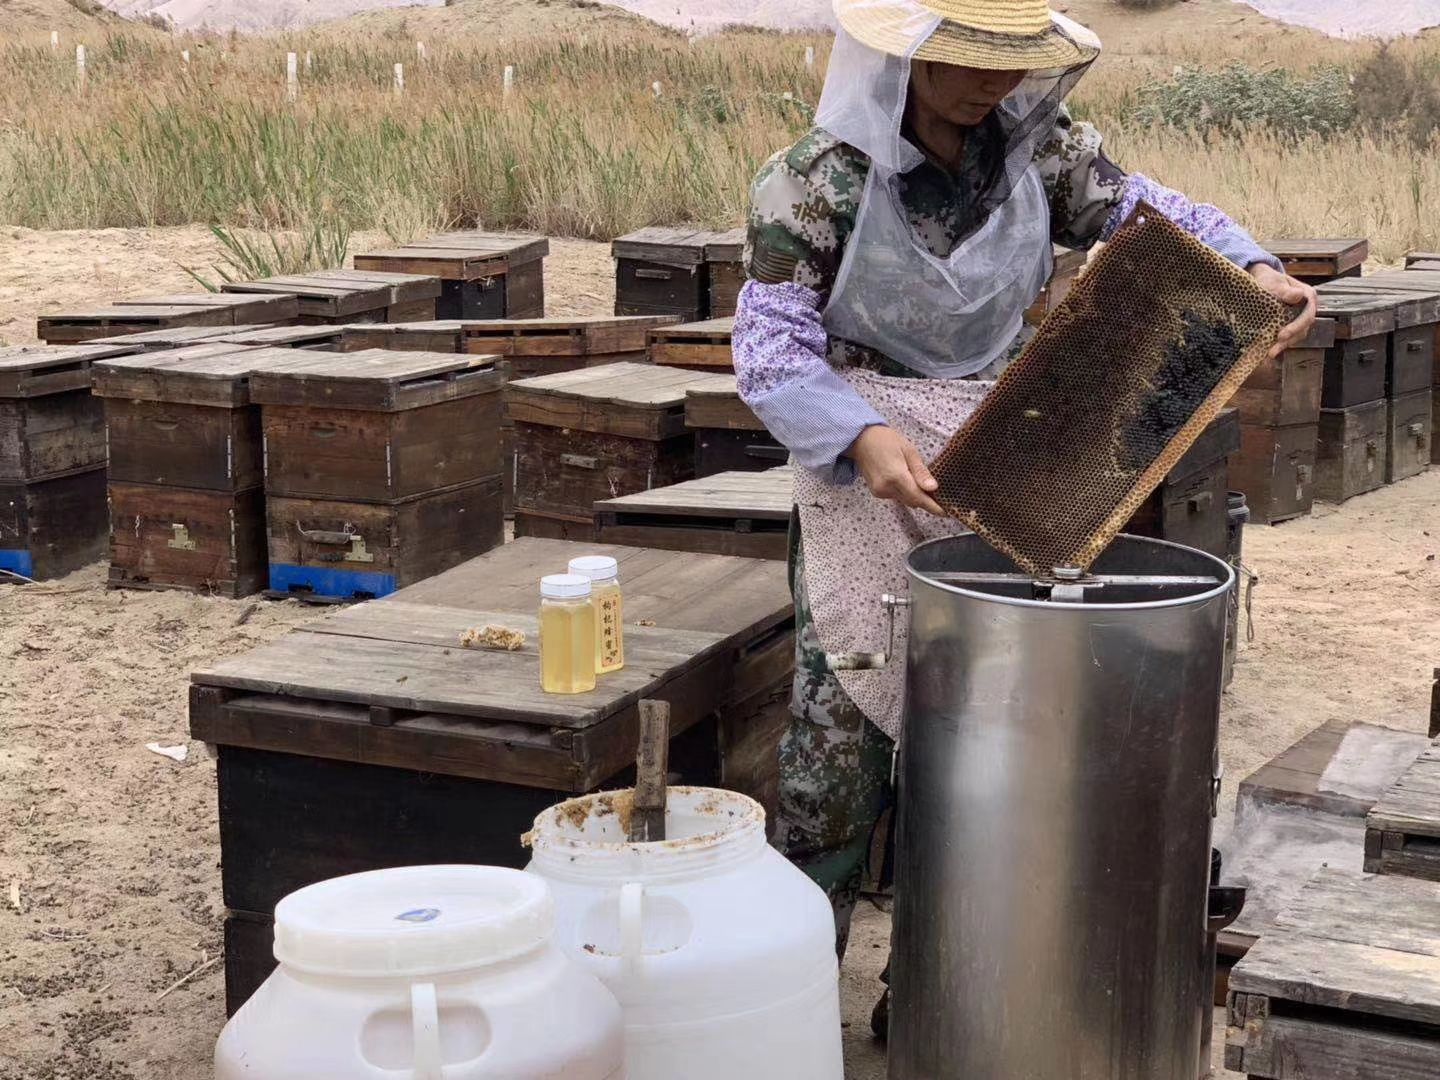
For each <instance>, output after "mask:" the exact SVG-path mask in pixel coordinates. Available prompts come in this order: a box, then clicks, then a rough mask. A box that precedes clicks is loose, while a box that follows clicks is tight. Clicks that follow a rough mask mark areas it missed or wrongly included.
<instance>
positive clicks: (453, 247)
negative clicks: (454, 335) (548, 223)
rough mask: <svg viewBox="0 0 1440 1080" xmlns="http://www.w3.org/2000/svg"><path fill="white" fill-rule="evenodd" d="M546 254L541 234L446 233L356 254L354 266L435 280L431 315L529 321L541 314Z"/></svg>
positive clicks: (543, 311) (548, 249) (543, 309)
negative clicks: (438, 284)
mask: <svg viewBox="0 0 1440 1080" xmlns="http://www.w3.org/2000/svg"><path fill="white" fill-rule="evenodd" d="M548 254H550V241H549V240H547V239H545V238H544V237H543V236H529V235H524V234H518V233H516V234H510V233H487V232H479V231H471V232H450V233H442V234H440V235H439V236H432V237H430V238H429V239H427V240H420V241H417V242H416V243H413V244H408V245H406V246H405V247H400V248H392V249H390V250H388V251H372V252H370V253H369V254H366V255H357V256H355V268H356V269H357V270H375V271H380V272H382V273H391V274H420V275H423V276H427V277H437V278H439V279H440V281H441V292H440V298H439V300H438V301H437V302H436V305H435V311H434V313H433V314H432V315H430V316H429V317H430V318H436V319H530V318H539V317H540V316H542V315H544V314H545V256H547V255H548ZM397 321H398V320H397Z"/></svg>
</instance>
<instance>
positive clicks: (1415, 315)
mask: <svg viewBox="0 0 1440 1080" xmlns="http://www.w3.org/2000/svg"><path fill="white" fill-rule="evenodd" d="M1414 275H1415V272H1414V271H1401V272H1399V273H1397V274H1395V275H1394V276H1395V277H1396V278H1403V277H1406V276H1412V277H1413V276H1414ZM1321 288H1322V289H1324V290H1325V291H1324V293H1323V296H1324V297H1326V298H1328V297H1338V296H1356V297H1372V298H1374V299H1375V300H1376V301H1378V302H1382V303H1384V302H1388V303H1391V304H1393V306H1394V309H1395V329H1397V330H1404V329H1407V328H1409V327H1412V326H1423V325H1426V324H1428V323H1434V322H1440V288H1436V287H1435V286H1434V285H1432V284H1431V283H1429V282H1422V281H1411V282H1394V281H1391V280H1390V279H1389V277H1388V275H1382V276H1381V277H1375V278H1340V279H1338V280H1336V281H1331V282H1326V284H1324V285H1322V286H1321ZM1327 303H1328V300H1324V299H1322V301H1321V310H1322V311H1323V312H1324V313H1325V314H1326V315H1329V310H1328V309H1327V307H1326V305H1327ZM1351 336H1352V337H1359V336H1362V335H1359V334H1353V333H1352V334H1351Z"/></svg>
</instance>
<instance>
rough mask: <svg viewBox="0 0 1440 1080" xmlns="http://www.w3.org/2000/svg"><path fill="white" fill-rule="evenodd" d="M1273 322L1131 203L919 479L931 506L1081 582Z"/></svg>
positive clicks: (1211, 259)
mask: <svg viewBox="0 0 1440 1080" xmlns="http://www.w3.org/2000/svg"><path fill="white" fill-rule="evenodd" d="M1287 318H1288V316H1287V314H1286V308H1285V306H1284V305H1283V304H1281V303H1280V302H1279V301H1278V300H1276V299H1275V298H1274V297H1272V296H1270V295H1269V294H1268V293H1266V292H1265V291H1264V290H1263V289H1261V288H1260V286H1259V285H1258V284H1256V282H1255V281H1254V279H1253V278H1252V277H1251V276H1250V275H1249V274H1248V273H1247V272H1246V271H1244V270H1242V269H1240V268H1239V267H1237V266H1235V265H1234V264H1233V263H1231V262H1229V261H1228V260H1227V259H1225V258H1224V257H1222V256H1221V255H1219V254H1217V253H1216V252H1215V251H1213V250H1211V249H1210V248H1209V247H1207V246H1206V245H1205V244H1203V243H1202V242H1201V241H1199V240H1197V239H1195V238H1194V237H1193V236H1191V235H1189V234H1188V233H1186V232H1185V231H1184V230H1183V229H1181V228H1180V227H1179V226H1178V225H1176V224H1174V223H1173V222H1172V221H1170V220H1169V219H1168V218H1166V217H1165V215H1164V214H1162V213H1160V212H1159V211H1157V210H1155V209H1154V207H1152V206H1150V205H1148V204H1146V203H1143V202H1142V203H1140V204H1139V205H1138V206H1137V207H1136V208H1135V211H1134V212H1133V213H1132V214H1131V215H1130V217H1129V218H1128V219H1127V220H1126V222H1125V224H1123V225H1122V226H1121V227H1120V229H1119V230H1117V232H1116V234H1115V236H1114V237H1113V238H1112V239H1111V240H1110V242H1109V243H1108V244H1107V245H1106V246H1105V248H1104V250H1103V251H1101V252H1100V253H1099V254H1098V255H1097V256H1096V257H1095V259H1094V260H1093V261H1092V262H1091V263H1090V265H1089V267H1088V268H1087V270H1086V271H1085V273H1084V274H1082V275H1081V277H1080V280H1079V281H1078V282H1077V283H1076V284H1075V286H1074V288H1073V289H1072V290H1071V291H1070V293H1069V295H1068V296H1066V298H1065V299H1064V301H1062V302H1061V303H1060V305H1059V306H1058V307H1057V308H1056V309H1055V310H1054V311H1053V312H1051V314H1050V315H1049V317H1048V318H1047V319H1046V320H1045V322H1044V323H1043V324H1042V325H1041V327H1040V329H1039V330H1038V331H1037V333H1036V335H1035V337H1034V338H1033V339H1031V341H1030V343H1029V344H1028V345H1027V346H1026V348H1025V350H1024V351H1023V352H1022V353H1021V355H1020V357H1019V358H1018V359H1017V360H1016V361H1015V362H1014V363H1013V364H1011V365H1010V367H1009V368H1008V369H1006V371H1005V372H1004V374H1002V375H1001V377H1000V379H999V381H998V382H997V384H996V386H995V388H994V390H992V391H991V392H990V393H989V394H988V395H987V396H986V398H985V400H984V401H983V402H982V403H981V405H980V407H979V408H978V409H977V410H976V412H975V414H974V415H973V416H972V417H971V418H970V420H969V421H968V422H967V423H966V424H965V425H964V426H963V427H962V428H961V429H960V431H958V432H957V433H956V434H955V436H954V437H953V438H952V439H951V440H950V443H949V444H948V445H947V446H946V447H945V449H944V450H943V451H941V453H940V454H939V455H938V456H937V457H936V458H935V460H934V461H933V462H932V463H931V464H930V471H931V473H932V474H933V475H934V476H935V478H936V480H938V481H939V483H940V488H939V490H938V491H937V492H936V493H935V494H934V498H935V500H936V501H937V502H938V503H939V504H940V505H941V507H942V508H943V509H944V510H945V511H946V513H947V514H948V515H949V516H951V517H953V518H956V519H958V520H959V521H961V522H963V523H964V524H966V525H967V526H969V527H970V528H971V529H973V530H974V531H975V532H976V533H978V534H979V535H980V536H981V537H983V538H984V539H985V540H986V541H988V542H989V543H990V544H991V545H992V546H993V547H995V548H997V549H998V550H999V551H1001V552H1003V553H1004V554H1005V555H1007V556H1009V557H1010V558H1011V559H1012V560H1014V562H1015V563H1016V564H1017V565H1019V566H1020V567H1021V568H1022V569H1023V570H1025V571H1026V572H1028V573H1030V574H1034V575H1036V576H1040V577H1049V576H1050V575H1051V574H1052V573H1053V572H1054V570H1055V569H1057V568H1061V567H1075V568H1079V569H1081V570H1087V569H1089V567H1090V565H1091V564H1092V563H1093V562H1094V561H1095V559H1096V558H1098V557H1099V555H1100V553H1101V552H1102V551H1104V550H1105V548H1106V547H1108V546H1109V544H1110V542H1111V541H1112V540H1114V538H1115V537H1116V536H1117V535H1118V534H1119V533H1120V531H1121V529H1122V528H1123V527H1124V526H1125V523H1126V522H1128V521H1129V520H1130V518H1131V517H1132V516H1133V515H1134V513H1135V511H1136V510H1137V509H1139V507H1140V505H1141V503H1143V502H1144V501H1145V500H1146V499H1147V498H1148V497H1149V496H1150V494H1151V493H1152V492H1153V491H1154V490H1155V489H1156V488H1157V487H1158V486H1159V485H1160V484H1161V483H1162V482H1163V481H1164V479H1165V477H1166V475H1167V474H1168V473H1169V472H1170V470H1171V469H1172V468H1173V467H1174V466H1175V464H1176V462H1178V461H1179V460H1180V458H1181V457H1182V456H1183V455H1184V454H1185V452H1186V451H1187V450H1188V449H1189V448H1190V447H1191V445H1192V444H1193V443H1194V442H1195V440H1196V439H1197V438H1198V437H1199V436H1200V434H1201V432H1203V431H1204V430H1205V427H1206V426H1207V425H1208V424H1209V423H1210V422H1211V421H1212V420H1214V419H1215V417H1216V416H1217V415H1218V414H1219V413H1220V411H1221V409H1223V408H1224V407H1225V405H1226V404H1227V403H1228V402H1229V401H1230V399H1231V398H1232V397H1233V396H1234V394H1235V392H1236V391H1237V390H1238V389H1239V388H1240V385H1241V384H1242V383H1243V382H1244V381H1245V380H1246V379H1247V378H1248V377H1249V376H1250V374H1251V373H1252V372H1253V371H1254V370H1255V368H1256V367H1257V366H1258V365H1259V364H1260V363H1261V362H1262V361H1263V360H1264V359H1265V357H1266V356H1267V354H1268V353H1269V351H1270V349H1271V348H1272V347H1273V346H1274V344H1275V340H1276V337H1277V336H1278V334H1279V333H1280V330H1281V329H1282V327H1283V326H1284V325H1285V322H1286V321H1287ZM1117 356H1118V357H1122V358H1123V359H1119V360H1117V359H1116V357H1117ZM1092 388H1095V389H1096V390H1097V392H1096V394H1095V395H1094V396H1093V397H1091V398H1089V399H1087V395H1086V391H1087V390H1089V389H1092Z"/></svg>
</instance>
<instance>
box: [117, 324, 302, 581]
mask: <svg viewBox="0 0 1440 1080" xmlns="http://www.w3.org/2000/svg"><path fill="white" fill-rule="evenodd" d="M318 355H324V354H320V353H310V352H304V351H298V350H292V349H256V348H250V347H247V346H243V345H227V344H221V343H211V344H201V345H196V346H193V347H190V348H185V349H177V350H173V351H168V352H147V353H140V354H138V355H135V356H130V357H121V358H119V359H115V360H106V361H102V362H101V363H99V364H97V365H96V367H95V394H96V395H97V396H99V397H101V398H104V400H105V422H106V427H107V430H108V437H109V444H110V486H109V497H110V540H111V545H110V583H111V584H112V585H115V586H124V587H127V588H162V589H189V590H193V591H196V592H213V593H218V594H219V595H222V596H232V597H234V596H246V595H248V594H250V593H253V592H257V591H259V590H260V589H261V588H263V587H264V584H265V496H264V488H263V474H264V449H263V444H262V439H261V431H260V410H259V408H258V407H256V406H255V405H254V404H252V402H251V399H250V379H251V374H252V372H254V371H255V370H257V369H259V368H261V367H265V366H276V365H280V364H284V363H288V362H290V361H291V360H293V359H294V358H296V357H298V356H318Z"/></svg>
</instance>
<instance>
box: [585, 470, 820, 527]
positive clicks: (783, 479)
mask: <svg viewBox="0 0 1440 1080" xmlns="http://www.w3.org/2000/svg"><path fill="white" fill-rule="evenodd" d="M793 488H794V473H793V471H792V470H791V469H789V468H788V467H784V466H782V467H780V468H775V469H769V470H767V471H765V472H731V473H717V474H716V475H714V476H708V477H706V478H704V479H703V480H687V481H685V482H684V483H680V484H673V485H671V486H669V487H661V488H651V489H650V490H649V491H641V492H637V493H635V494H633V495H622V496H621V497H619V498H616V499H604V500H602V501H600V502H597V503H596V504H595V512H596V513H597V514H598V513H608V514H613V515H616V516H617V517H620V518H623V517H624V516H625V515H627V514H647V515H676V516H682V517H715V518H734V517H749V518H761V519H769V520H774V521H789V520H790V510H791V506H792V505H793V501H792V498H791V496H792V491H793Z"/></svg>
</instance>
